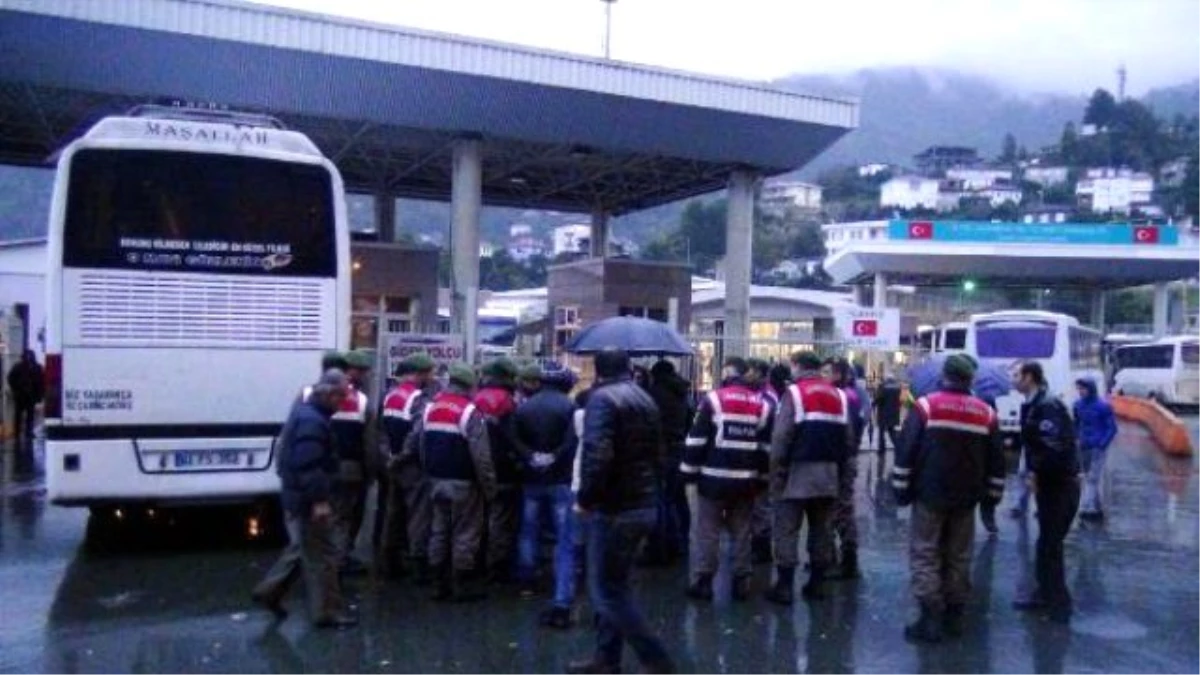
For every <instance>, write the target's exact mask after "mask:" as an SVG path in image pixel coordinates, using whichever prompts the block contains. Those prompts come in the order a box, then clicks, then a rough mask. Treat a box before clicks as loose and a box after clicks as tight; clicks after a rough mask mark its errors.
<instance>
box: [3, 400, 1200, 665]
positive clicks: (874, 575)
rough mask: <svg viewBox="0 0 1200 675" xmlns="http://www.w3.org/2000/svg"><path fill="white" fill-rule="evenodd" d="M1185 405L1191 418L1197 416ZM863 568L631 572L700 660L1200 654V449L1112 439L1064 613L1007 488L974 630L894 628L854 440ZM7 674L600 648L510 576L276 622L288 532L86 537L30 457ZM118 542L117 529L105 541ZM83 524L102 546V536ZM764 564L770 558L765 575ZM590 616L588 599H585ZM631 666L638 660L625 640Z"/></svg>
mask: <svg viewBox="0 0 1200 675" xmlns="http://www.w3.org/2000/svg"><path fill="white" fill-rule="evenodd" d="M1189 424H1190V425H1191V429H1192V432H1193V436H1194V435H1195V433H1196V428H1197V422H1196V420H1195V418H1191V420H1190V422H1189ZM860 461H861V466H860V472H859V484H858V518H859V532H860V539H861V543H860V547H861V558H862V560H861V562H862V567H863V571H864V577H863V579H861V580H859V581H857V582H837V583H836V585H835V586H834V587H833V593H832V597H831V598H830V599H828V600H825V601H822V602H819V603H815V604H808V603H804V602H797V604H796V605H795V606H794V607H792V608H777V607H775V606H773V605H770V604H768V603H767V602H765V601H764V600H762V599H761V598H756V599H755V600H753V601H751V602H748V603H744V604H734V603H732V602H730V601H729V600H728V599H727V594H728V588H727V584H725V583H721V584H719V585H718V595H719V597H718V600H717V601H716V602H715V603H714V604H711V605H702V604H696V603H694V602H691V601H688V600H686V599H685V598H684V597H683V586H684V583H685V578H684V570H683V567H682V566H680V567H676V568H669V569H654V570H644V571H639V572H638V573H637V576H636V578H637V586H638V596H639V598H640V600H641V603H642V606H643V608H644V610H645V612H646V614H647V616H648V618H649V619H650V621H651V623H652V625H653V626H654V627H655V629H656V630H657V631H658V632H659V633H660V634H661V635H662V636H663V637H664V639H665V642H666V644H667V646H668V648H669V650H670V651H671V652H672V654H673V655H674V656H675V658H676V659H677V661H678V664H679V666H680V668H681V670H686V671H691V672H720V673H725V672H786V673H804V672H964V673H975V672H1046V673H1057V672H1197V671H1198V670H1200V646H1198V645H1200V612H1198V604H1200V569H1198V567H1200V565H1198V560H1200V558H1198V550H1200V530H1198V528H1200V521H1198V516H1197V511H1198V509H1197V505H1198V496H1197V469H1196V463H1195V460H1193V459H1171V458H1168V457H1166V456H1164V455H1163V454H1162V453H1160V452H1159V451H1158V450H1157V449H1156V448H1155V447H1154V446H1153V444H1152V443H1151V442H1150V441H1149V439H1148V438H1147V436H1146V434H1145V433H1144V432H1143V431H1141V430H1140V429H1139V428H1137V427H1132V426H1123V427H1122V431H1121V435H1120V436H1119V437H1118V440H1117V442H1116V444H1115V446H1114V448H1113V449H1112V450H1111V451H1110V457H1109V463H1108V472H1107V476H1106V485H1107V490H1108V496H1107V504H1106V507H1107V509H1108V514H1109V518H1108V520H1107V521H1106V522H1105V523H1104V524H1103V525H1090V524H1082V523H1079V522H1077V523H1076V525H1075V527H1074V528H1073V529H1072V532H1071V534H1070V535H1069V537H1068V539H1067V544H1066V546H1067V568H1068V581H1069V584H1070V586H1071V590H1072V592H1073V594H1074V596H1075V601H1076V606H1077V613H1076V615H1075V617H1074V619H1073V621H1072V622H1071V624H1070V626H1062V625H1058V624H1054V623H1050V622H1047V621H1044V620H1041V619H1038V618H1036V617H1031V616H1028V615H1025V614H1022V613H1020V612H1017V611H1015V610H1013V609H1012V608H1011V606H1010V603H1011V601H1012V600H1013V598H1014V596H1015V595H1016V594H1017V592H1018V589H1020V588H1022V587H1023V585H1024V584H1026V583H1028V581H1027V580H1028V579H1029V578H1030V576H1031V574H1032V561H1033V543H1034V541H1035V540H1036V537H1037V526H1036V524H1035V523H1034V522H1032V519H1030V521H1029V522H1028V523H1026V522H1023V521H1016V520H1012V519H1010V518H1009V517H1008V516H1007V513H1006V510H1007V509H1006V508H1005V507H1007V504H1005V505H1004V506H1002V511H1001V517H1000V521H1001V522H1000V527H1001V531H1000V534H999V536H998V537H995V538H989V537H988V535H987V533H986V532H984V531H983V530H982V528H978V531H977V536H976V543H975V558H974V567H973V570H972V582H973V586H974V597H973V601H972V603H971V604H970V606H969V620H968V626H967V632H966V635H965V636H964V637H963V638H961V639H959V640H957V641H954V642H950V643H946V644H942V645H937V646H930V647H916V646H913V645H910V644H908V643H906V642H905V641H904V639H903V637H902V635H901V631H902V628H903V625H904V623H906V622H907V621H908V620H909V619H910V618H911V616H912V614H913V612H914V603H913V601H912V599H911V596H910V594H909V591H908V571H907V570H908V568H907V523H908V510H907V509H897V508H896V507H895V505H894V502H893V501H892V500H891V496H890V490H889V488H888V486H887V478H888V471H889V470H890V461H891V455H890V453H889V455H888V456H887V458H886V459H885V460H883V462H881V461H880V460H879V459H878V458H877V456H876V455H875V454H874V453H869V454H863V455H862V456H861V457H860ZM0 487H2V488H3V506H2V509H0V671H4V672H68V673H73V672H133V673H151V672H153V673H170V672H197V673H208V672H248V673H258V672H320V673H330V672H332V673H337V672H560V671H561V670H562V668H563V666H564V664H565V663H566V661H567V660H568V659H571V658H576V657H579V656H584V655H587V654H589V653H590V647H591V644H592V641H591V640H592V634H591V632H590V630H589V622H588V621H587V620H586V618H585V619H584V620H583V621H581V622H580V623H579V624H577V625H576V626H575V628H573V629H572V630H570V631H566V632H555V631H549V630H546V629H543V628H540V627H539V626H538V624H537V614H538V611H539V610H540V609H541V608H542V606H543V602H544V598H539V599H521V598H519V597H518V595H517V594H516V592H515V591H514V590H511V589H500V590H495V591H493V593H492V597H491V598H490V599H489V600H488V601H486V602H484V603H481V604H475V605H445V604H435V603H433V602H430V601H429V600H428V599H427V598H426V591H425V590H423V589H416V588H414V587H413V586H411V585H410V584H407V583H404V582H399V583H393V582H382V581H377V580H374V579H372V578H370V577H366V578H363V579H360V580H355V581H352V582H351V584H350V589H351V591H352V594H353V595H355V596H357V603H358V605H359V612H360V615H361V618H362V624H361V626H360V627H359V628H357V629H353V630H349V631H344V632H336V631H335V632H330V631H319V630H314V629H312V628H310V627H309V625H308V623H307V621H306V620H305V616H304V610H303V609H302V606H301V605H302V603H301V598H300V596H299V594H295V593H294V594H293V596H292V597H291V598H289V601H288V602H289V605H290V608H291V609H292V616H291V617H290V618H289V619H288V620H286V621H285V622H283V623H282V624H279V625H274V624H273V622H272V621H271V619H270V617H269V616H267V615H266V614H264V613H263V612H261V611H257V610H256V609H254V608H253V607H252V606H251V605H250V604H249V602H248V595H249V591H250V588H251V587H252V586H253V584H254V583H255V581H257V579H258V578H259V576H260V575H261V574H262V573H263V571H264V570H265V569H266V568H267V567H268V566H269V565H270V564H271V562H272V561H273V559H274V556H275V554H276V552H277V549H275V548H273V547H270V546H267V545H263V544H262V543H253V542H247V541H246V540H244V539H243V538H241V537H240V536H235V535H239V534H240V532H241V524H240V523H239V522H233V521H231V522H222V523H214V522H212V519H206V520H203V521H200V522H179V523H177V524H176V525H174V526H160V527H159V528H157V529H155V530H154V532H153V534H150V535H145V536H141V537H135V538H133V539H132V540H127V541H123V542H119V545H115V544H114V543H113V542H111V541H108V542H107V543H108V545H107V546H99V545H97V544H96V543H95V542H96V538H94V537H93V538H92V539H89V538H88V537H87V536H86V533H87V523H88V513H87V511H86V510H82V509H66V508H58V507H54V506H51V505H49V504H48V503H46V501H45V492H44V489H43V486H42V483H41V482H40V480H39V479H38V478H37V477H36V475H35V476H33V477H25V478H24V479H21V480H17V481H15V482H11V483H9V484H7V485H3V486H0ZM106 541H107V540H106ZM89 542H90V543H89ZM768 581H769V569H768V568H767V567H765V566H764V567H761V568H759V570H758V578H757V580H756V582H757V589H756V590H763V589H765V587H766V584H767V583H768ZM576 614H577V616H578V617H586V616H587V602H586V599H584V598H583V597H582V596H581V599H580V602H579V603H578V605H577V608H576ZM625 666H626V668H627V669H629V670H633V669H634V668H635V667H636V664H635V663H634V661H633V658H632V655H630V654H627V656H626V662H625Z"/></svg>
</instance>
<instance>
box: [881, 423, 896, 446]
mask: <svg viewBox="0 0 1200 675" xmlns="http://www.w3.org/2000/svg"><path fill="white" fill-rule="evenodd" d="M878 426H879V452H887V441H888V439H889V438H890V439H892V447H893V448H894V447H896V445H897V443H896V427H895V426H893V425H891V424H879V425H878Z"/></svg>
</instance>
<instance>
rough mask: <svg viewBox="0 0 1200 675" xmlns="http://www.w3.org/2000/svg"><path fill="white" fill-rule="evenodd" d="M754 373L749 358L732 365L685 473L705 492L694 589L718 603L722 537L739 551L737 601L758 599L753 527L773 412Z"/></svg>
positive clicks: (698, 428)
mask: <svg viewBox="0 0 1200 675" xmlns="http://www.w3.org/2000/svg"><path fill="white" fill-rule="evenodd" d="M750 370H751V368H750V367H749V366H748V364H747V362H746V361H744V360H742V359H741V358H738V357H732V358H729V359H726V361H725V368H724V373H723V375H724V379H723V382H722V384H721V387H720V388H719V389H717V390H716V391H713V392H709V394H708V395H707V396H705V397H704V400H703V401H702V402H701V403H700V409H699V411H698V412H697V413H696V421H695V423H694V424H693V425H692V430H691V432H690V433H689V434H688V436H687V443H686V448H685V449H684V454H683V462H682V463H681V464H680V467H679V470H680V472H681V473H682V474H683V475H684V477H685V479H686V480H688V481H693V482H696V483H697V490H698V493H699V495H698V501H697V508H696V519H695V520H694V521H693V522H692V533H691V534H692V542H691V568H692V569H691V585H690V586H688V589H687V595H688V597H690V598H692V599H695V600H712V597H713V586H712V584H713V576H714V575H715V574H716V572H717V566H718V557H719V555H718V554H719V552H720V544H721V532H722V531H726V532H728V533H729V539H730V542H731V544H732V549H733V598H734V599H735V600H747V599H749V597H750V575H751V573H752V572H753V571H754V570H753V567H752V563H751V556H750V537H751V534H752V532H751V525H752V520H753V516H754V505H755V499H756V497H757V496H758V495H759V494H760V493H761V492H762V491H763V487H764V486H763V481H764V479H765V478H766V475H767V445H768V444H769V442H770V437H771V412H772V409H771V406H770V404H769V403H768V402H767V400H766V399H765V398H764V397H763V396H762V393H761V392H760V391H758V390H757V389H756V388H755V387H754V385H755V381H756V380H755V379H754V378H751V377H748V372H749V371H750ZM755 372H757V371H755Z"/></svg>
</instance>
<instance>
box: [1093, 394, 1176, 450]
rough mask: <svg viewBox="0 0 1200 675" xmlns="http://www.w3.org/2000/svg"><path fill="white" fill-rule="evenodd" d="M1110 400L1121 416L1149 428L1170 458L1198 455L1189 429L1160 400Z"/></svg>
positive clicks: (1120, 397)
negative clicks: (1189, 434)
mask: <svg viewBox="0 0 1200 675" xmlns="http://www.w3.org/2000/svg"><path fill="white" fill-rule="evenodd" d="M1109 401H1110V402H1111V403H1112V407H1113V412H1115V413H1116V414H1117V417H1120V418H1121V419H1125V420H1130V421H1133V422H1137V423H1139V424H1141V425H1142V426H1144V427H1146V429H1148V430H1149V431H1150V435H1151V436H1152V437H1154V442H1155V443H1157V444H1158V447H1160V448H1162V451H1163V452H1165V453H1167V454H1168V455H1177V456H1185V457H1191V456H1192V454H1193V453H1194V452H1195V448H1193V447H1192V439H1191V437H1190V436H1188V431H1187V426H1185V425H1184V423H1183V421H1182V420H1180V419H1179V418H1178V417H1176V416H1175V413H1173V412H1171V411H1170V410H1167V409H1166V408H1164V407H1162V405H1160V404H1159V403H1158V402H1157V401H1151V400H1149V399H1144V398H1133V397H1130V396H1113V397H1112V398H1111V399H1109Z"/></svg>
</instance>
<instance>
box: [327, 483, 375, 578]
mask: <svg viewBox="0 0 1200 675" xmlns="http://www.w3.org/2000/svg"><path fill="white" fill-rule="evenodd" d="M367 489H368V488H367V481H365V480H345V479H339V480H337V481H335V482H334V484H333V494H332V495H330V502H331V504H332V506H333V514H334V518H335V520H336V522H337V545H338V553H339V555H340V559H341V561H342V563H343V564H345V563H349V562H350V558H351V557H352V556H353V554H354V547H355V544H356V542H358V533H359V532H360V531H362V525H363V518H364V517H365V516H366V511H367Z"/></svg>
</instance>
